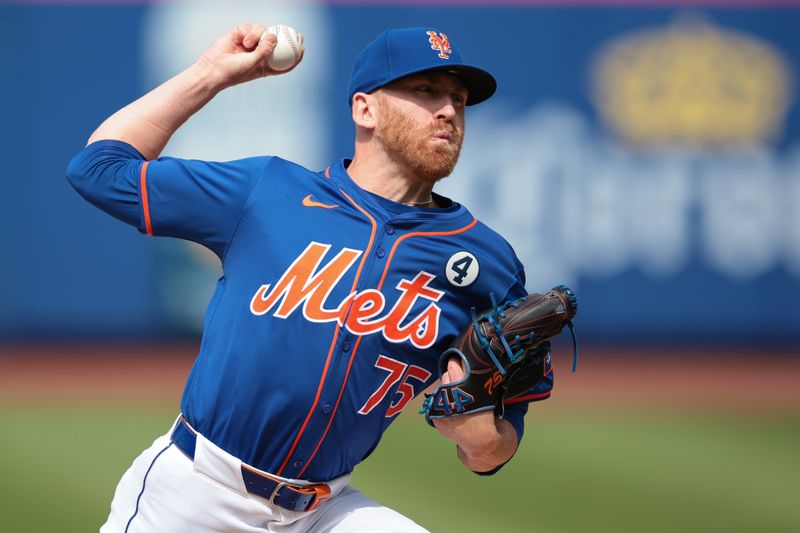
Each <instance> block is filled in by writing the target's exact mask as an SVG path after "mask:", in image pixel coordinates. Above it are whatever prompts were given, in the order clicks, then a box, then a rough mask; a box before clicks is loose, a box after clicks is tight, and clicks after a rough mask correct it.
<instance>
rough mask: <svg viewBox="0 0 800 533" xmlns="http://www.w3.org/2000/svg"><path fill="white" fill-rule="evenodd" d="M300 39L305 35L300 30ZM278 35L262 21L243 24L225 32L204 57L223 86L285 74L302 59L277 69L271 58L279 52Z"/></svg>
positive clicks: (301, 58)
mask: <svg viewBox="0 0 800 533" xmlns="http://www.w3.org/2000/svg"><path fill="white" fill-rule="evenodd" d="M298 38H299V40H300V42H301V43H302V41H303V35H302V34H298ZM277 43H278V37H277V36H276V35H275V34H274V33H271V32H269V31H267V28H266V27H265V26H263V25H261V24H249V23H244V24H240V25H239V26H237V27H236V28H234V29H233V30H232V31H231V32H229V33H227V34H225V35H223V36H222V37H220V38H219V39H217V41H216V42H215V43H214V44H213V45H212V46H211V48H209V49H208V50H206V51H205V53H203V55H202V56H201V57H200V61H202V62H205V63H207V64H208V65H209V66H211V67H212V68H213V70H214V72H215V74H216V76H217V82H218V83H219V85H220V86H221V87H230V86H233V85H237V84H240V83H245V82H248V81H251V80H255V79H258V78H263V77H265V76H272V75H276V74H284V73H286V72H289V71H291V70H292V69H294V68H295V67H296V66H297V65H298V64H299V63H300V62H301V61H302V60H303V55H302V52H301V54H300V58H299V59H298V60H297V63H296V64H295V65H294V66H292V67H291V68H288V69H285V70H274V69H272V68H270V66H269V60H270V57H271V56H272V54H273V52H275V48H276V45H277Z"/></svg>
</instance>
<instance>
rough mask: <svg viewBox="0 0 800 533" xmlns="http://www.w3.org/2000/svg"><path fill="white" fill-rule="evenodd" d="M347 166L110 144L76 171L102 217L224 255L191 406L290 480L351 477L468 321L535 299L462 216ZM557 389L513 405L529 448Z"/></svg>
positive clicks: (442, 201) (240, 451)
mask: <svg viewBox="0 0 800 533" xmlns="http://www.w3.org/2000/svg"><path fill="white" fill-rule="evenodd" d="M346 164H347V161H340V162H337V163H335V164H333V165H331V166H330V167H329V168H328V169H326V170H324V171H322V172H313V171H310V170H307V169H305V168H303V167H301V166H299V165H297V164H294V163H291V162H288V161H285V160H283V159H280V158H277V157H256V158H249V159H243V160H239V161H232V162H226V163H214V162H204V161H193V160H182V159H176V158H168V157H165V158H160V159H158V160H155V161H149V162H148V161H145V159H144V158H143V157H142V156H141V154H139V153H138V152H137V151H136V150H135V149H134V148H133V147H131V146H130V145H127V144H125V143H122V142H117V141H100V142H97V143H94V144H92V145H90V146H89V147H87V148H85V149H84V150H83V151H82V152H81V153H79V154H78V155H77V156H76V157H75V158H74V159H73V161H72V162H71V163H70V167H69V170H68V177H69V178H70V181H71V183H72V184H73V186H74V187H75V188H76V189H77V190H78V191H79V192H80V194H81V195H83V196H84V197H85V198H86V199H87V200H88V201H90V202H91V203H93V204H94V205H96V206H98V207H100V208H101V209H103V210H105V211H107V212H109V213H110V214H112V215H114V216H115V217H117V218H119V219H121V220H123V221H125V222H127V223H129V224H132V225H134V226H136V227H137V228H138V229H139V230H140V231H142V232H143V233H147V234H150V235H166V236H173V237H179V238H183V239H189V240H192V241H195V242H198V243H200V244H202V245H204V246H206V247H208V248H210V249H211V250H212V251H214V252H215V253H216V254H217V255H218V256H219V257H220V259H221V260H222V265H223V271H224V276H223V277H222V278H221V279H220V280H219V282H218V284H217V288H216V291H215V293H214V296H213V298H212V299H211V302H210V304H209V307H208V310H207V312H206V318H205V325H204V333H203V340H202V343H201V346H200V351H199V354H198V356H197V359H196V361H195V363H194V366H193V367H192V371H191V373H190V375H189V378H188V382H187V384H186V388H185V390H184V393H183V399H182V403H181V409H182V412H183V414H184V416H185V417H186V418H187V419H188V421H189V423H190V424H191V425H192V426H193V427H194V428H196V429H197V430H198V431H199V432H200V433H202V434H203V435H205V436H206V437H207V438H208V439H210V440H211V441H212V442H214V443H215V444H216V445H217V446H219V447H221V448H222V449H224V450H226V451H227V452H229V453H231V454H232V455H234V456H236V457H238V458H239V459H241V460H242V461H244V462H245V463H248V464H250V465H252V466H254V467H256V468H259V469H261V470H265V471H267V472H271V473H274V474H277V475H280V476H284V477H290V478H298V479H308V480H313V481H326V480H329V479H332V478H334V477H337V476H339V475H342V474H345V473H348V472H350V471H352V469H353V468H354V467H355V465H356V464H358V463H359V462H360V461H362V460H363V459H364V458H365V457H367V456H368V455H369V454H370V453H371V451H372V450H373V449H374V448H375V446H376V445H377V443H378V441H379V440H380V438H381V435H382V434H383V432H384V431H385V430H386V428H387V427H388V426H389V424H390V423H391V422H392V421H393V420H395V419H396V418H397V415H398V414H399V413H400V412H401V411H402V410H403V408H404V407H405V406H406V405H407V404H408V402H409V401H410V400H411V399H412V398H413V397H414V396H415V395H417V394H419V393H420V392H422V391H423V390H424V389H426V388H427V387H428V386H429V385H431V384H432V383H433V382H434V381H436V379H437V378H438V370H437V366H438V360H439V355H440V354H441V353H442V352H443V351H444V350H445V349H446V348H447V347H448V345H449V344H450V342H451V341H452V340H453V339H454V338H455V336H456V335H457V334H458V333H459V332H460V331H461V330H462V329H463V328H464V327H465V326H466V324H468V323H469V321H470V308H471V307H473V306H474V307H476V308H477V309H478V310H479V311H480V310H482V309H484V308H487V307H489V306H490V299H489V293H490V292H493V293H494V294H495V295H496V296H497V298H498V300H499V301H502V300H504V299H508V298H517V297H521V296H523V295H524V294H525V292H526V291H525V288H524V273H523V268H522V266H521V264H520V263H519V261H518V259H517V258H516V255H515V254H514V252H513V250H512V248H511V247H510V246H509V245H508V243H507V242H506V241H505V240H503V239H502V238H501V237H500V236H499V235H498V234H496V233H495V232H493V231H492V230H490V229H489V228H488V227H486V226H485V225H484V224H482V223H480V222H479V221H477V220H476V219H475V218H474V217H473V216H472V215H471V214H470V213H469V211H467V209H465V208H464V207H463V206H461V205H459V204H457V203H455V202H452V201H450V200H448V199H447V198H444V197H442V196H438V195H437V196H436V200H437V203H438V204H439V205H440V206H444V207H441V208H435V209H422V208H417V207H409V206H405V205H402V204H398V203H396V202H392V201H390V200H387V199H385V198H382V197H380V196H377V195H374V194H371V193H369V192H367V191H365V190H363V189H361V188H360V187H358V186H357V185H356V184H355V183H354V182H353V181H352V180H351V179H350V177H349V176H348V174H347V171H346V169H345V167H346ZM551 387H552V374H551V375H550V376H548V378H547V379H546V380H544V381H543V382H542V383H540V384H539V385H538V386H537V387H536V388H535V389H533V390H532V391H531V392H530V394H528V395H526V396H525V397H524V399H523V401H518V402H516V403H514V404H512V405H509V406H508V407H507V411H506V415H505V416H506V418H507V419H508V420H509V421H510V422H511V423H512V424H513V425H514V427H515V429H516V430H517V433H518V435H519V436H520V437H521V435H522V429H523V420H522V419H523V415H524V413H525V411H526V410H527V407H528V401H531V400H536V399H542V398H545V397H547V396H549V394H550V389H551Z"/></svg>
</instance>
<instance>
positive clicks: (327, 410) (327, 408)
mask: <svg viewBox="0 0 800 533" xmlns="http://www.w3.org/2000/svg"><path fill="white" fill-rule="evenodd" d="M332 409H333V407H331V404H329V403H326V404H325V405H323V406H322V412H323V413H324V414H326V415H329V414H331V410H332Z"/></svg>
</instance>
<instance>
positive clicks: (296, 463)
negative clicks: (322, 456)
mask: <svg viewBox="0 0 800 533" xmlns="http://www.w3.org/2000/svg"><path fill="white" fill-rule="evenodd" d="M292 466H294V467H295V468H300V467H302V466H303V461H295V462H294V465H292Z"/></svg>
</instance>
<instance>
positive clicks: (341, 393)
mask: <svg viewBox="0 0 800 533" xmlns="http://www.w3.org/2000/svg"><path fill="white" fill-rule="evenodd" d="M339 192H341V193H342V194H343V195H345V197H346V198H347V199H348V200H349V201H350V203H351V204H353V206H355V208H356V209H358V210H359V211H361V212H362V213H363V214H364V216H366V217H367V218H368V219H369V221H370V222H371V223H372V234H371V235H370V237H369V246H368V247H367V252H365V253H364V257H363V258H362V259H361V264H360V265H358V272H356V282H357V281H358V278H359V276H360V275H361V269H362V268H363V267H364V263H365V262H366V258H367V254H368V252H369V250H370V249H371V248H372V242H373V240H374V238H375V233H376V231H377V227H378V225H377V223H376V222H375V219H374V218H373V217H372V215H370V214H369V213H367V212H366V211H365V210H364V209H363V208H362V207H361V206H360V205H358V204H357V203H356V202H355V201H354V200H353V199H352V198H350V196H349V195H348V194H347V193H346V192H344V191H343V190H342V189H339ZM355 288H356V284H355V283H354V284H353V288H352V289H351V291H350V292H351V293H352V292H353V291H354V290H355ZM353 301H354V300H350V302H349V303H348V310H347V312H348V313H349V312H350V307H352V305H353ZM344 317H345V318H344V320H343V321H342V323H343V324H346V323H347V314H345V315H344ZM363 338H364V337H358V339H356V342H355V344H354V345H353V349H352V351H351V352H350V361H348V363H347V371H345V374H344V381H343V382H342V388H341V389H340V390H339V396H338V398H336V403H335V404H334V406H333V410H332V411H331V414H330V416H329V418H328V425H327V426H326V427H325V431H324V432H323V433H322V437H321V438H320V439H319V442H317V445H316V446H315V447H314V451H313V452H311V455H310V456H309V457H308V459H307V460H306V464H305V466H304V467H303V469H302V470H301V471H300V472H298V474H297V477H300V476H302V475H303V472H305V471H306V468H308V465H309V464H311V460H312V459H313V458H314V456H315V455H317V451H318V450H319V448H320V446H322V443H323V442H324V441H325V437H326V436H327V435H328V430H329V429H331V425H332V424H333V419H334V417H335V416H336V411H338V409H339V404H340V403H341V401H342V396H344V389H345V386H346V385H347V380H348V378H349V377H350V369H351V368H352V367H353V361H355V358H356V352H358V347H359V345H360V344H361V339H363Z"/></svg>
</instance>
